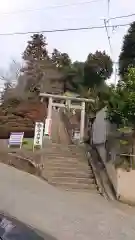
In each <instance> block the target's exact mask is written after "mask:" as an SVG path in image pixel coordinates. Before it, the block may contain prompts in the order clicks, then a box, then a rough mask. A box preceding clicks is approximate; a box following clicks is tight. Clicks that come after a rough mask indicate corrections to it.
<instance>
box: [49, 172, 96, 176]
mask: <svg viewBox="0 0 135 240" xmlns="http://www.w3.org/2000/svg"><path fill="white" fill-rule="evenodd" d="M45 174H46V176H48V177H50V176H53V177H76V178H82V177H83V178H93V173H92V172H91V173H86V172H80V171H76V172H70V171H69V172H67V171H66V172H65V171H64V172H62V171H50V172H49V171H46V172H45Z"/></svg>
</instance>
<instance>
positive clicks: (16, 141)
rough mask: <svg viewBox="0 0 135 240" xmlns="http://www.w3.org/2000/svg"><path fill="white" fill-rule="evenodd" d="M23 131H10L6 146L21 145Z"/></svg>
mask: <svg viewBox="0 0 135 240" xmlns="http://www.w3.org/2000/svg"><path fill="white" fill-rule="evenodd" d="M23 137H24V132H11V133H10V138H9V142H8V147H12V146H13V147H19V148H21V147H22V142H23Z"/></svg>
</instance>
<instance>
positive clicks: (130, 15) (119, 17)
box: [109, 13, 135, 20]
mask: <svg viewBox="0 0 135 240" xmlns="http://www.w3.org/2000/svg"><path fill="white" fill-rule="evenodd" d="M133 16H135V13H132V14H128V15H123V16H116V17H111V18H109V20H115V19H121V18H128V17H133Z"/></svg>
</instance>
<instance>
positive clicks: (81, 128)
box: [80, 102, 85, 142]
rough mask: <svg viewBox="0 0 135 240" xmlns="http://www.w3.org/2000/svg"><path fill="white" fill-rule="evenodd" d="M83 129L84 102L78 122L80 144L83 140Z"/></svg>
mask: <svg viewBox="0 0 135 240" xmlns="http://www.w3.org/2000/svg"><path fill="white" fill-rule="evenodd" d="M84 127H85V102H82V109H81V122H80V142H83V139H84Z"/></svg>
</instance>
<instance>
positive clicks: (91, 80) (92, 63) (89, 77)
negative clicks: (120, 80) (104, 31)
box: [83, 51, 113, 88]
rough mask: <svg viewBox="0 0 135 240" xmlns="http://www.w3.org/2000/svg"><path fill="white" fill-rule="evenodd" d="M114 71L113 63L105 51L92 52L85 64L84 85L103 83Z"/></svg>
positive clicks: (90, 85)
mask: <svg viewBox="0 0 135 240" xmlns="http://www.w3.org/2000/svg"><path fill="white" fill-rule="evenodd" d="M112 72H113V63H112V60H111V58H110V56H108V55H107V54H106V53H105V51H104V52H100V51H96V52H95V53H94V54H92V53H90V54H89V55H88V57H87V60H86V62H85V65H84V83H83V84H84V86H86V87H90V88H91V87H93V86H95V85H96V86H100V85H102V84H103V83H104V82H105V80H107V79H108V78H109V77H110V76H111V74H112Z"/></svg>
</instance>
